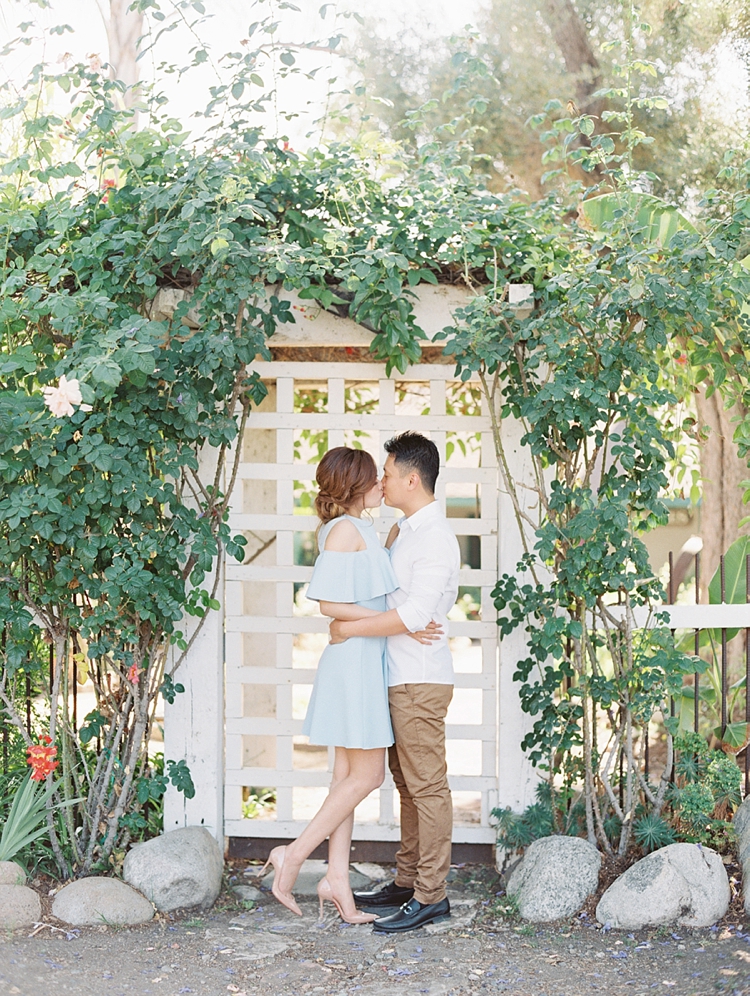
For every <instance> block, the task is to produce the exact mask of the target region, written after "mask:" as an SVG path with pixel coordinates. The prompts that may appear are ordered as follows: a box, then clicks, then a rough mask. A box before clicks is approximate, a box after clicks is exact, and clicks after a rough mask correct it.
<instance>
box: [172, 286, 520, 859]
mask: <svg viewBox="0 0 750 996" xmlns="http://www.w3.org/2000/svg"><path fill="white" fill-rule="evenodd" d="M420 291H421V293H420V295H419V296H418V298H417V299H416V301H415V316H416V319H417V324H418V325H419V326H420V327H421V328H422V329H423V330H424V331H425V332H426V333H427V335H428V337H430V338H431V337H432V336H433V335H434V334H435V332H437V331H439V330H440V329H442V328H444V327H445V325H447V324H448V323H449V322H450V321H451V314H452V312H453V310H454V308H455V307H456V306H460V305H461V304H462V303H464V302H465V299H466V296H467V292H466V290H465V289H464V290H462V289H460V288H454V287H449V286H440V287H434V288H433V287H427V288H420ZM290 296H291V297H292V299H293V300H295V301H296V298H295V296H294V295H293V294H292V295H290ZM519 302H520V305H519V306H520V307H523V301H522V300H521V298H519ZM516 303H518V302H516ZM175 304H176V300H175V301H173V300H172V299H171V298H170V299H169V301H166V300H165V302H164V304H163V309H164V311H165V314H166V313H168V312H171V310H173V308H174V306H175ZM295 308H296V309H297V310H298V312H299V313H300V317H301V318H302V319H303V321H302V322H301V323H298V324H297V325H295V326H292V327H291V328H286V329H282V330H279V331H278V332H277V333H276V334H275V336H274V344H275V345H277V346H281V347H284V346H294V347H298V346H308V347H314V348H315V349H316V350H317V349H318V348H327V347H331V346H333V347H339V348H341V347H352V346H353V347H362V346H368V345H369V342H370V337H371V336H370V333H369V332H367V330H365V329H363V328H361V327H360V326H357V325H355V324H354V323H353V322H350V321H349V320H347V319H338V318H335V317H333V316H331V315H328V314H327V313H325V312H320V311H318V312H311V311H310V308H309V302H297V304H296V305H295ZM304 319H309V320H308V321H304ZM253 369H254V370H256V371H257V372H258V374H259V375H260V376H261V377H262V378H263V379H264V380H265V382H266V383H267V384H268V385H269V388H270V390H269V397H268V398H267V400H266V402H264V404H263V405H261V406H260V407H259V408H258V409H254V410H253V411H252V413H251V414H250V417H249V421H248V425H247V429H246V432H245V438H244V440H242V441H241V442H240V444H239V445H241V446H242V447H243V451H242V454H241V458H242V459H241V463H240V470H239V478H240V479H239V481H238V483H237V486H236V489H235V493H234V495H233V499H232V508H233V511H232V514H231V519H230V524H231V526H232V529H233V530H238V531H244V532H245V533H246V534H248V535H250V534H253V542H254V543H255V545H256V550H255V552H258V548H259V547H260V548H263V549H261V551H260V553H259V555H258V556H257V557H256V558H255V559H253V560H252V561H251V562H250V563H246V564H243V565H238V564H237V563H236V562H234V561H229V562H227V563H226V564H225V565H224V568H223V575H222V578H221V584H220V587H219V594H220V600H221V602H222V611H221V612H215V613H212V614H211V615H210V616H209V617H208V619H207V620H206V622H205V624H204V625H203V628H202V630H201V632H200V634H199V635H198V638H197V640H196V641H195V642H194V644H193V645H192V646H191V650H190V652H189V654H188V656H187V659H186V660H185V662H184V663H183V664H182V666H181V668H180V671H179V676H178V680H179V681H180V682H181V684H183V685H184V687H185V693H184V694H181V695H178V696H177V697H176V699H175V701H174V703H173V704H168V705H166V707H165V731H164V739H165V747H164V749H165V757H168V758H173V759H179V758H184V759H185V761H186V762H187V764H188V766H189V767H190V770H191V773H192V776H193V781H194V783H195V787H196V793H195V796H194V797H193V798H192V799H186V798H185V797H184V796H183V795H181V794H179V793H177V792H176V791H175V790H174V788H173V787H171V786H170V787H169V788H168V790H167V795H166V797H165V809H164V828H165V830H170V829H173V828H175V827H179V826H191V825H204V826H206V827H207V828H208V829H209V830H211V832H212V833H213V834H214V835H215V836H216V837H217V839H219V840H223V839H224V837H225V836H230V837H269V838H291V837H293V836H295V835H296V834H298V833H299V832H300V830H301V829H302V827H303V826H304V824H305V821H306V819H308V818H309V815H310V813H311V809H310V807H309V806H308V807H307V811H306V812H301V811H300V807H299V806H298V805H297V801H298V797H299V796H300V795H301V794H303V793H305V792H307V793H308V794H309V793H313V794H316V793H317V795H316V800H317V801H318V802H319V801H320V799H322V796H323V795H324V793H325V788H326V786H327V785H328V783H329V780H330V774H329V772H328V771H326V770H321V765H318V766H317V769H318V770H311V769H310V768H309V767H308V768H300V766H299V765H296V764H295V756H296V755H297V753H298V752H299V751H300V749H301V747H300V745H299V744H296V743H295V740H296V741H299V740H300V739H302V738H301V736H300V734H301V727H302V715H303V710H302V711H300V708H299V702H297V701H296V699H295V695H296V694H297V692H298V691H299V690H300V689H301V688H304V687H305V686H307V687H308V688H309V687H310V686H311V685H312V682H313V679H314V665H315V659H314V658H315V656H316V655H312V658H313V659H311V658H310V655H309V654H308V660H307V661H306V662H303V663H306V665H307V666H305V667H301V666H295V663H296V664H297V665H299V663H300V661H299V660H298V657H299V654H298V653H297V654H295V638H296V637H297V638H300V635H301V634H305V633H307V634H309V633H313V634H318V636H317V639H318V640H319V641H323V640H324V636H323V634H324V633H325V630H326V623H325V621H324V619H323V618H322V617H320V616H310V615H300V614H299V612H298V611H296V610H295V607H294V589H295V585H299V584H301V583H304V582H305V581H307V580H309V577H310V575H311V573H312V570H311V568H310V567H304V566H299V565H296V564H295V563H294V534H295V532H298V531H299V532H305V531H313V530H314V529H315V527H316V525H317V520H316V519H314V517H312V516H309V515H308V516H306V515H299V514H295V508H294V482H295V481H300V480H308V481H310V480H312V478H313V476H314V470H315V467H314V465H312V464H300V463H299V462H295V458H294V441H295V433H299V432H300V430H303V429H311V430H314V431H326V432H327V446H328V447H332V446H337V445H341V444H343V443H345V442H351V437H348V436H347V434H348V433H351V432H352V431H353V430H360V431H364V432H367V433H369V434H370V437H371V438H372V437H376V438H377V444H378V446H379V448H380V452H379V453H378V452H377V449H376V451H375V452H374V455H375V456H377V457H378V458H379V462H380V463H381V464H382V461H383V457H384V454H383V452H382V445H383V443H384V442H385V440H386V439H388V438H389V437H390V436H392V435H393V434H394V433H396V432H400V431H403V430H404V429H407V428H411V429H418V430H422V431H424V432H425V433H426V434H428V435H429V436H430V437H431V438H432V439H433V440H434V442H435V443H436V445H437V446H438V449H439V450H440V453H441V457H443V458H444V457H445V453H446V434H447V433H451V432H457V433H467V432H469V433H471V432H476V431H479V432H480V433H481V459H480V462H479V463H480V465H479V466H454V465H452V463H451V461H448V462H447V464H446V462H445V460H444V459H443V460H442V463H443V468H442V470H441V475H440V477H439V479H438V487H437V497H438V500H440V501H441V502H442V503H445V497H446V487H448V488H450V487H451V486H452V485H453V486H454V487H457V486H459V485H460V484H464V485H466V484H467V483H468V482H473V483H474V484H475V485H476V486H477V488H478V489H479V492H480V495H481V501H480V509H481V514H480V515H479V517H477V518H465V519H460V518H455V517H452V518H450V520H449V521H450V522H451V524H452V525H453V527H454V528H455V531H456V533H457V535H459V536H474V537H478V538H479V543H480V553H481V558H480V567H479V568H476V569H467V568H465V569H462V572H461V577H460V584H461V585H462V586H471V587H479V588H480V589H481V615H482V619H481V621H478V620H472V621H468V620H467V621H465V622H452V623H451V626H450V635H451V637H464V638H465V637H469V638H470V639H471V640H472V641H473V643H474V644H475V646H474V651H477V650H478V651H479V652H478V655H476V656H478V660H476V659H475V660H474V661H473V662H472V664H471V666H470V667H468V668H467V667H462V664H461V660H460V659H459V658H460V655H459V656H458V657H457V661H456V662H457V665H458V666H457V675H456V691H455V695H454V703H453V705H452V707H451V712H449V715H448V727H447V733H448V744H447V747H448V758H449V778H450V783H451V788H452V790H453V792H454V799H458V797H459V796H460V795H461V794H465V795H469V796H471V798H472V801H473V803H474V802H476V800H477V798H478V800H479V806H478V807H477V810H476V812H475V813H473V814H472V817H471V821H470V822H468V823H467V822H466V821H465V820H462V819H461V817H460V807H459V808H458V809H457V817H458V819H457V821H456V824H455V826H454V841H455V842H457V843H458V842H465V843H480V844H482V843H484V844H489V843H493V842H494V839H495V831H494V829H493V828H492V826H491V825H490V818H489V814H490V810H491V809H492V807H493V806H494V805H496V804H499V805H500V806H511V807H512V808H513V809H514V810H519V809H522V808H523V807H524V806H525V805H528V804H529V803H530V802H531V801H532V799H533V793H534V785H535V784H536V780H537V779H536V775H535V774H534V773H533V771H532V769H531V766H530V765H529V763H528V760H527V758H526V756H525V754H524V753H523V751H522V750H521V746H520V745H521V741H522V739H523V736H524V734H525V732H526V729H527V726H528V717H525V716H524V715H523V714H522V712H521V709H520V705H519V701H518V691H517V687H516V685H515V683H514V682H513V672H514V671H515V668H516V662H517V660H518V659H519V657H520V656H523V655H524V652H525V640H524V636H523V634H522V633H518V632H517V633H514V634H512V635H511V636H510V637H506V638H505V639H504V640H503V641H502V645H500V646H499V647H498V638H497V627H496V623H495V618H496V616H495V611H494V608H493V605H492V601H491V598H490V594H489V593H490V591H491V589H492V587H493V585H494V583H495V581H496V580H497V577H498V576H499V575H500V574H502V573H503V572H505V571H512V570H514V568H515V565H516V564H517V562H518V560H519V558H520V555H521V553H522V544H521V540H520V536H519V534H518V529H517V526H516V522H515V517H514V514H513V509H512V506H511V503H510V499H509V496H508V495H507V494H504V493H503V491H502V488H500V489H499V490H498V478H497V469H496V466H495V452H494V446H493V443H492V438H491V432H490V420H489V417H488V414H487V412H486V411H483V412H482V414H480V415H476V416H466V415H448V414H446V388H447V386H448V385H449V384H450V383H451V382H454V383H455V374H454V371H453V367H452V366H448V365H443V364H442V363H425V364H422V365H420V366H416V367H412V368H409V369H408V370H407V371H406V372H405V373H404V374H400V373H399V374H394V375H393V376H392V377H391V378H388V377H386V375H385V368H384V366H383V365H381V364H376V363H359V362H346V363H323V362H284V361H281V360H277V361H274V362H272V363H263V362H261V363H256V364H254V367H253ZM354 382H356V383H359V384H361V383H367V384H370V385H372V386H373V388H374V390H375V393H376V394H377V408H376V410H375V411H374V412H373V413H372V414H357V413H355V412H354V411H347V410H346V409H347V405H346V397H347V394H346V392H347V383H349V384H351V383H354ZM397 383H399V384H402V385H403V384H411V385H422V386H423V387H424V385H426V390H427V395H428V397H429V414H419V413H413V412H412V413H411V414H408V415H405V414H404V413H403V412H402V411H400V410H399V408H398V406H397V404H396V384H397ZM295 385H297V386H299V385H302V386H303V387H310V386H315V387H317V388H318V389H320V390H321V391H322V392H323V393H324V394H326V395H327V404H326V406H325V410H324V411H320V412H315V413H306V414H303V413H300V412H295V411H294V395H295ZM502 432H503V437H504V445H505V450H506V459H507V461H508V464H509V467H510V469H511V473H512V474H513V475H514V476H516V477H517V478H518V479H519V480H520V479H525V478H526V477H527V476H528V474H529V472H530V467H528V466H527V457H526V455H525V451H524V448H523V447H522V446H521V444H520V438H521V428H520V426H519V425H518V424H516V423H515V422H514V421H513V420H506V421H505V422H504V423H503V427H502ZM368 448H370V447H369V446H368ZM204 458H205V460H206V461H207V462H208V463H209V464H210V462H211V460H212V454H211V453H210V452H209V453H206V454H205V457H204ZM299 511H300V509H297V512H299ZM453 513H454V515H455V509H454V510H453ZM394 514H395V513H394V512H393V511H392V510H389V509H386V508H385V507H383V508H382V509H381V512H380V517H379V518H377V519H376V524H377V526H378V530H379V532H380V534H381V537H382V538H383V539H384V538H385V535H386V533H387V531H388V529H389V527H390V524H391V522H392V521H393V516H394ZM251 549H252V548H251ZM309 604H310V603H308V606H309ZM185 628H186V630H187V631H188V632H190V629H191V624H190V621H188V622H187V625H186V627H185ZM314 638H316V637H313V639H314ZM320 645H321V646H322V645H323V644H322V643H321V644H320ZM457 716H458V718H457ZM469 748H471V749H469ZM467 757H468V758H469V760H470V762H471V763H468V764H467V763H466V762H467ZM472 759H473V760H472ZM331 760H332V754H331V753H330V752H329V754H328V762H329V764H330V762H331ZM324 762H325V758H324ZM327 766H328V765H326V764H325V763H324V764H323V765H322V768H325V767H327ZM250 787H255V788H259V787H271V788H274V789H276V793H277V806H276V812H275V814H273V815H274V817H275V818H273V819H270V818H257V819H245V818H243V816H242V799H243V790H247V789H249V788H250ZM373 802H375V805H374V806H373V805H372V803H373ZM313 809H314V807H313ZM354 837H355V839H359V840H380V841H384V840H397V839H398V837H399V828H398V822H397V793H395V792H394V789H393V785H392V782H391V781H390V776H388V777H387V780H386V783H385V785H384V787H383V788H382V789H381V790H380V791H379V792H378V793H377V794H376V797H375V799H374V800H373V799H370V800H367V804H365V805H364V806H363V807H361V809H360V810H358V813H357V814H355V828H354Z"/></svg>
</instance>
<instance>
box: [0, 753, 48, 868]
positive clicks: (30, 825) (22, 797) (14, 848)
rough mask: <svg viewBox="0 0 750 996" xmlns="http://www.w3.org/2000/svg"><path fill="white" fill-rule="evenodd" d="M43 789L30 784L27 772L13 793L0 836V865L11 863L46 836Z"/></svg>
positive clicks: (40, 786) (45, 811) (38, 785)
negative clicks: (3, 862) (5, 862)
mask: <svg viewBox="0 0 750 996" xmlns="http://www.w3.org/2000/svg"><path fill="white" fill-rule="evenodd" d="M44 795H45V792H44V787H43V786H42V785H40V784H39V782H34V781H32V780H31V772H29V773H28V775H27V776H26V777H25V778H24V780H23V782H22V783H21V784H20V786H19V787H18V788H17V789H16V792H15V794H14V796H13V802H12V804H11V807H10V811H9V812H8V815H7V816H6V818H5V822H4V824H3V832H2V835H1V836H0V861H12V860H13V859H14V858H15V857H16V855H18V854H20V852H21V851H23V850H24V848H26V847H28V846H29V844H32V843H33V842H34V841H35V840H37V839H38V838H39V837H41V836H43V834H45V833H46V832H47V827H46V825H45V824H46V819H47V809H46V806H45V798H44Z"/></svg>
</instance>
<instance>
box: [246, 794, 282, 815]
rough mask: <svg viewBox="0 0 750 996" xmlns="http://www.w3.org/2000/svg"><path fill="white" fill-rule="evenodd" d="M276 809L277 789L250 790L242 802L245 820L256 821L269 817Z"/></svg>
mask: <svg viewBox="0 0 750 996" xmlns="http://www.w3.org/2000/svg"><path fill="white" fill-rule="evenodd" d="M275 809H276V789H274V788H250V789H248V791H247V796H246V797H244V796H243V800H242V817H243V819H245V820H255V819H258V818H259V817H262V816H268V814H269V813H271V812H273V811H274V810H275Z"/></svg>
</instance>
